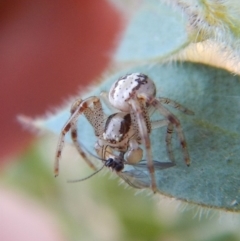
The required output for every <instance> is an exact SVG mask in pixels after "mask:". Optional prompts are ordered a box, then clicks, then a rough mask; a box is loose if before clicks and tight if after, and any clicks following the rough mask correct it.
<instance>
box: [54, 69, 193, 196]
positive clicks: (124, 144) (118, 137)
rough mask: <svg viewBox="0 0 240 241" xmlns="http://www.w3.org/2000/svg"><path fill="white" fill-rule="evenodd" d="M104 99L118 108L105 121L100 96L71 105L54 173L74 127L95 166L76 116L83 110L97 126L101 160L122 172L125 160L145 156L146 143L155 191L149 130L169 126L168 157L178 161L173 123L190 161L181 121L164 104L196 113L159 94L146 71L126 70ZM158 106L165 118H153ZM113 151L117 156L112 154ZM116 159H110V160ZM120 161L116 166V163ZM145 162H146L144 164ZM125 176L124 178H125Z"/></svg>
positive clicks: (75, 140) (74, 134) (131, 161)
mask: <svg viewBox="0 0 240 241" xmlns="http://www.w3.org/2000/svg"><path fill="white" fill-rule="evenodd" d="M101 95H102V96H103V100H105V102H106V104H107V105H108V106H110V107H111V108H114V109H116V110H118V112H117V113H114V114H112V115H110V116H109V117H108V118H107V119H106V121H105V114H104V112H103V108H102V104H101V101H100V97H97V96H92V97H89V98H87V99H85V100H81V99H77V100H76V101H75V102H74V103H73V105H72V107H71V116H70V118H69V120H68V121H67V122H66V124H65V125H64V127H63V128H62V131H61V135H60V138H59V143H58V147H57V152H56V158H55V169H54V170H55V176H57V175H58V172H59V159H60V157H61V153H62V148H63V145H64V137H65V134H66V133H67V132H68V131H69V130H71V137H72V140H73V143H74V145H75V147H76V149H77V150H78V152H79V153H80V155H81V156H82V158H83V159H84V160H85V161H86V162H87V164H88V165H89V166H90V167H91V168H93V169H94V170H96V166H95V165H94V164H93V163H92V161H91V160H90V159H89V158H88V157H87V155H86V152H85V151H84V150H83V148H82V146H81V144H80V143H79V142H78V132H77V120H78V117H79V115H81V114H84V115H85V117H86V118H87V120H88V121H89V123H90V124H91V125H92V127H93V128H94V132H95V135H96V137H97V142H96V144H95V150H96V152H97V154H98V156H99V157H100V158H101V159H102V160H106V163H107V164H106V163H105V165H106V166H108V167H111V168H113V167H114V168H113V170H115V171H116V172H120V171H121V170H122V169H121V168H123V167H124V164H130V165H133V164H137V163H139V162H140V161H141V160H142V153H143V151H142V149H141V147H140V145H143V146H144V147H145V152H146V153H145V154H146V163H147V167H148V170H149V174H150V179H151V188H152V190H153V192H154V193H155V192H156V190H157V186H156V179H155V175H154V165H155V162H154V161H153V159H152V151H151V141H150V133H151V131H152V129H154V128H159V127H162V126H167V133H166V147H167V152H168V155H169V159H170V161H171V162H172V163H175V160H174V155H173V150H172V145H171V140H172V133H173V130H174V127H175V129H176V132H177V135H178V138H179V141H180V145H181V148H182V152H183V156H184V160H185V163H186V164H187V165H188V166H189V165H190V157H189V153H188V150H187V144H186V140H185V137H184V133H183V131H182V128H181V124H180V121H179V120H178V118H177V117H176V116H175V115H174V114H172V113H171V112H170V111H169V110H168V109H167V108H165V107H164V105H163V104H169V105H170V106H172V107H174V108H176V109H178V110H180V111H182V112H183V113H185V114H188V115H193V114H194V113H193V112H192V111H191V110H189V109H187V108H185V107H183V106H182V105H180V104H179V103H177V102H175V101H173V100H170V99H168V98H163V97H159V98H157V97H156V86H155V84H154V82H153V81H152V80H151V79H150V78H149V77H148V76H147V75H145V74H142V73H132V74H127V75H125V76H123V77H121V78H119V79H118V80H117V81H115V82H114V83H113V85H112V86H111V88H110V91H109V93H102V94H101ZM155 110H157V111H158V112H159V114H160V115H161V116H163V117H164V119H161V120H158V121H151V120H150V115H151V112H152V111H155ZM115 152H119V153H120V154H119V155H118V156H119V157H121V158H120V160H121V161H122V162H123V165H122V167H121V168H120V169H119V170H116V166H119V165H120V166H121V161H120V162H119V161H117V158H115V157H116V156H117V155H115V154H114V153H115ZM111 155H113V157H114V158H112V157H111ZM111 159H112V160H113V162H110V160H111ZM116 162H117V165H115V166H113V163H115V164H116ZM145 165H146V164H145ZM123 179H124V178H123Z"/></svg>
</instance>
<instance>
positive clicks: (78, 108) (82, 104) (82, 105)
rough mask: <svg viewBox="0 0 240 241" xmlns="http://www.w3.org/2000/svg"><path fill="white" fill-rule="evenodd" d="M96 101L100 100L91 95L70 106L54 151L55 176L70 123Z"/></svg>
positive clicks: (75, 120)
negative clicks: (68, 115) (69, 113)
mask: <svg viewBox="0 0 240 241" xmlns="http://www.w3.org/2000/svg"><path fill="white" fill-rule="evenodd" d="M77 102H78V103H77ZM97 102H100V100H99V99H98V98H97V97H95V96H93V97H89V98H87V99H86V100H84V101H81V100H80V99H79V100H77V101H76V102H75V103H74V104H73V106H72V107H71V113H72V115H71V116H70V118H69V119H68V121H67V122H66V124H65V125H64V127H63V128H62V130H61V134H60V137H59V141H58V145H57V152H56V155H55V162H54V173H55V176H58V173H59V160H60V158H61V154H62V149H63V146H64V142H65V141H64V138H65V135H66V134H67V132H68V131H69V130H70V129H71V126H72V124H74V123H75V122H77V119H78V117H79V115H81V114H82V113H84V111H85V110H86V109H87V108H88V107H89V106H90V105H91V104H95V103H97Z"/></svg>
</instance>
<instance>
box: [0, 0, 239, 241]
mask: <svg viewBox="0 0 240 241" xmlns="http://www.w3.org/2000/svg"><path fill="white" fill-rule="evenodd" d="M124 25H125V19H124V18H123V17H122V16H120V13H119V12H118V11H117V10H116V9H114V8H113V6H112V5H111V4H110V3H109V2H108V1H105V0H98V1H96V0H88V1H85V0H41V1H37V0H18V1H17V0H9V1H1V2H0V73H1V77H0V78H1V79H0V91H1V94H0V103H1V105H0V108H1V112H0V113H1V118H0V122H1V134H2V135H1V138H0V240H1V241H16V240H19V241H23V240H25V241H29V240H34V241H38V240H41V241H42V240H44V241H55V240H59V241H61V240H70V241H75V240H96V241H98V240H99V241H100V240H103V241H107V240H116V241H118V240H134V241H135V240H162V241H178V240H179V241H188V240H189V241H190V240H193V241H225V240H226V241H231V240H233V241H235V240H236V241H237V240H240V231H239V230H240V229H239V227H240V219H239V215H237V214H231V213H223V212H216V211H212V210H205V209H199V208H198V207H194V206H189V205H185V204H181V203H179V202H176V201H174V200H169V199H166V198H163V197H158V196H157V197H155V198H153V197H152V195H148V193H147V192H143V193H140V194H138V195H135V193H136V191H135V190H133V189H125V188H124V185H120V186H119V185H118V179H116V178H115V179H114V178H109V175H102V174H99V175H96V176H95V177H93V178H91V179H89V180H87V181H85V182H82V183H77V184H68V183H67V182H66V180H67V179H68V178H71V177H72V175H74V176H75V177H76V176H77V175H78V176H79V178H81V177H85V176H86V175H88V174H90V173H91V170H89V169H88V168H87V166H86V165H85V164H83V163H82V162H81V161H80V160H79V159H78V158H77V155H75V154H76V153H75V150H74V149H73V148H72V147H71V146H68V147H67V148H66V150H64V157H63V160H62V164H61V168H62V170H64V174H63V175H61V177H59V178H57V179H55V178H54V177H53V173H52V166H53V160H54V153H55V148H56V141H57V137H54V136H51V135H49V136H44V137H41V138H37V139H36V137H34V136H33V135H32V134H31V133H29V132H28V131H27V130H24V129H23V128H22V127H21V126H20V124H19V123H17V120H16V116H17V115H18V114H25V115H27V116H32V117H35V116H42V115H44V114H45V113H46V112H48V111H51V109H53V108H55V107H57V106H60V105H61V104H62V103H63V102H64V100H66V99H68V98H69V97H70V96H74V95H76V94H77V93H78V92H79V90H82V89H83V88H84V87H86V85H87V84H89V83H90V82H91V81H92V80H94V79H96V78H97V77H98V76H99V75H100V74H101V73H102V72H103V71H104V70H105V69H106V67H107V66H108V64H109V63H110V58H111V53H113V51H114V49H115V47H116V46H117V40H118V37H119V36H120V34H121V30H122V29H123V28H124Z"/></svg>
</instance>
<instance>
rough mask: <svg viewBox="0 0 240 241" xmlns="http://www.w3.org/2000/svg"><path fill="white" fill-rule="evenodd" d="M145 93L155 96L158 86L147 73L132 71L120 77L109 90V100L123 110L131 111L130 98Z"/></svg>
mask: <svg viewBox="0 0 240 241" xmlns="http://www.w3.org/2000/svg"><path fill="white" fill-rule="evenodd" d="M139 94H144V96H146V97H147V98H148V97H150V98H152V97H155V95H156V86H155V84H154V82H153V81H152V80H151V79H150V78H149V77H148V76H147V75H145V74H141V73H132V74H128V75H125V76H123V77H121V78H119V79H118V80H117V81H116V82H115V83H113V85H112V87H111V89H110V91H109V96H108V98H109V101H110V103H111V105H112V106H113V107H115V108H116V109H118V110H121V111H123V112H129V110H130V107H129V104H128V100H130V99H133V98H136V97H137V96H138V95H139Z"/></svg>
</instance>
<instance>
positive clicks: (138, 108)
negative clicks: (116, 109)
mask: <svg viewBox="0 0 240 241" xmlns="http://www.w3.org/2000/svg"><path fill="white" fill-rule="evenodd" d="M128 103H129V104H130V106H131V118H132V122H133V124H134V125H135V130H136V132H139V137H140V138H141V142H142V143H143V145H144V146H145V149H146V158H147V166H148V170H149V173H150V177H151V187H152V190H153V192H154V193H156V191H157V184H156V179H155V171H154V164H153V158H152V148H151V141H150V136H149V134H150V131H151V122H150V120H149V116H148V114H147V108H146V105H145V103H146V102H145V100H143V99H142V98H134V99H130V100H129V101H128Z"/></svg>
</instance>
